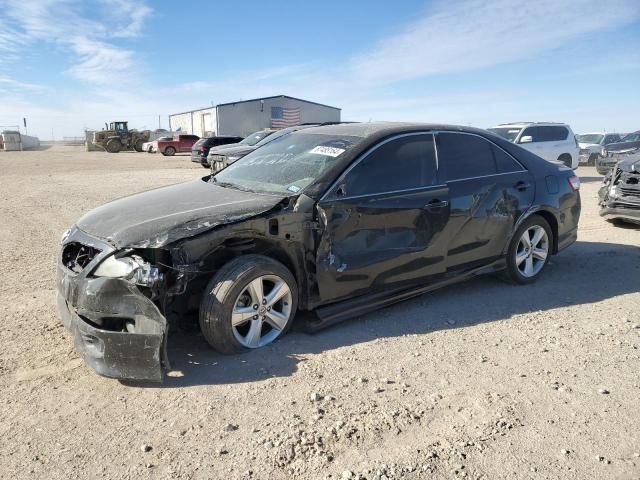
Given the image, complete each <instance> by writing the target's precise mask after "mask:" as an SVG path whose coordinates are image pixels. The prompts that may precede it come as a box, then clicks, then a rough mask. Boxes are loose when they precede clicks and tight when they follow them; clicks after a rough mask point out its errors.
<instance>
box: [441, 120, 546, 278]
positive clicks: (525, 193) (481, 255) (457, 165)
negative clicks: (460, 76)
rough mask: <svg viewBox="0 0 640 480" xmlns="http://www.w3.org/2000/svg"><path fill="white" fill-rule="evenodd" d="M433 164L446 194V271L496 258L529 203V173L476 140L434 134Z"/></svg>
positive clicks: (486, 142)
mask: <svg viewBox="0 0 640 480" xmlns="http://www.w3.org/2000/svg"><path fill="white" fill-rule="evenodd" d="M437 140H438V143H437V145H438V162H439V171H440V174H441V178H442V179H444V180H445V182H446V186H447V188H448V191H449V201H450V203H451V210H450V214H449V224H448V226H447V237H448V238H447V241H446V244H447V251H446V258H447V261H446V268H447V271H456V270H468V269H472V268H475V267H478V266H481V265H485V264H488V263H491V262H492V261H493V260H496V259H498V258H499V257H500V256H501V254H502V252H503V250H504V248H505V245H506V242H507V241H508V239H509V237H510V235H511V232H512V231H513V229H514V226H515V224H516V222H517V220H518V219H519V218H520V217H521V216H522V214H523V213H524V212H525V211H526V210H527V209H528V208H529V206H530V205H531V204H532V202H533V198H534V193H535V191H534V181H533V178H532V176H531V174H530V173H529V172H528V171H527V170H526V169H525V168H524V167H523V166H522V165H521V164H520V163H519V162H518V161H517V160H516V159H514V158H513V157H512V156H511V155H509V154H508V153H507V152H505V151H504V150H502V149H501V148H500V147H499V146H497V145H496V144H494V143H492V142H490V141H489V140H487V139H485V138H484V137H481V136H479V135H475V134H471V133H462V132H440V133H438V136H437Z"/></svg>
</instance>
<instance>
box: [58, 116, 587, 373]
mask: <svg viewBox="0 0 640 480" xmlns="http://www.w3.org/2000/svg"><path fill="white" fill-rule="evenodd" d="M579 186H580V181H579V179H578V177H576V176H575V175H574V173H573V171H572V170H571V169H570V168H567V167H565V166H563V165H560V164H554V163H550V162H547V161H545V160H543V159H541V158H540V157H538V156H537V155H534V154H532V153H530V152H528V151H526V150H524V149H522V148H521V147H519V146H518V145H516V144H513V143H511V142H509V141H507V140H505V139H502V138H500V137H498V136H496V135H493V134H491V133H489V132H487V131H484V130H479V129H474V128H467V127H457V126H448V125H430V124H394V123H360V124H359V123H356V124H341V125H328V126H318V127H310V128H305V129H302V130H299V131H295V132H291V133H289V134H288V135H283V136H281V137H280V138H277V139H276V140H274V141H273V142H270V143H268V144H267V145H264V146H263V147H261V148H259V149H257V150H255V151H253V152H251V153H249V154H247V155H246V156H245V157H243V158H241V159H240V160H238V161H236V162H235V163H233V164H231V165H229V166H228V167H227V168H225V169H224V170H222V171H221V172H218V173H216V174H215V175H210V176H206V177H203V178H199V179H196V180H193V181H190V182H186V183H181V184H177V185H173V186H168V187H163V188H158V189H155V190H151V191H148V192H144V193H140V194H136V195H132V196H129V197H125V198H123V199H120V200H116V201H113V202H111V203H108V204H106V205H103V206H101V207H98V208H96V209H95V210H92V211H90V212H89V213H87V214H86V215H85V216H83V217H82V218H80V219H79V220H78V221H77V223H76V224H75V225H74V226H73V227H72V228H71V229H70V230H69V231H67V232H65V234H64V236H63V238H62V242H61V250H60V255H59V259H58V267H57V270H58V274H57V290H58V308H59V310H60V315H61V317H62V321H63V323H64V325H65V326H66V327H67V328H68V329H69V330H70V331H71V332H72V334H73V337H74V342H75V347H76V349H77V350H78V352H80V354H81V355H82V357H83V358H84V360H85V361H86V363H87V364H88V365H89V366H91V367H92V368H93V369H94V370H95V371H96V372H98V373H99V374H101V375H105V376H108V377H115V378H119V379H134V380H152V381H162V379H163V372H164V371H165V370H166V369H168V368H169V361H168V358H167V353H166V352H167V342H168V341H169V340H168V337H169V335H168V332H169V327H170V325H177V326H184V325H188V324H189V322H193V324H194V325H199V326H200V329H201V331H202V333H203V335H204V338H205V339H206V340H207V342H208V343H209V344H210V345H211V346H212V347H213V348H214V349H215V350H217V351H219V352H222V353H226V354H231V353H235V352H242V351H246V350H250V349H255V348H259V347H263V346H266V345H269V344H270V343H272V342H273V341H275V340H276V339H278V338H280V337H281V336H282V335H284V334H285V333H286V332H287V330H288V329H289V328H290V326H291V324H292V322H293V320H294V318H295V317H296V313H297V312H300V311H305V312H309V313H307V314H305V315H304V316H303V318H300V316H299V318H300V321H302V322H304V325H303V326H304V327H305V328H306V330H307V331H310V332H313V331H317V330H319V329H321V328H324V327H327V326H329V325H332V324H334V323H336V322H340V321H342V320H344V319H347V318H350V317H353V316H356V315H360V314H364V313H367V312H371V311H373V310H376V309H378V308H381V307H384V306H387V305H390V304H392V303H395V302H398V301H401V300H404V299H407V298H410V297H413V296H416V295H420V294H423V293H425V292H429V291H431V290H434V289H436V288H439V287H442V286H445V285H449V284H451V283H454V282H458V281H461V280H464V279H468V278H471V277H474V276H476V275H480V274H490V273H498V274H500V275H501V276H502V277H504V278H505V279H507V280H508V281H510V282H512V283H517V284H527V283H530V282H533V281H535V280H536V279H537V278H538V277H539V276H540V275H541V273H542V272H543V270H544V269H545V266H546V265H547V263H548V261H549V258H550V257H551V255H553V254H556V253H558V252H559V251H560V250H562V249H564V248H565V247H567V246H569V245H570V244H572V243H573V242H574V241H575V240H576V235H577V227H578V219H579V216H580V195H579Z"/></svg>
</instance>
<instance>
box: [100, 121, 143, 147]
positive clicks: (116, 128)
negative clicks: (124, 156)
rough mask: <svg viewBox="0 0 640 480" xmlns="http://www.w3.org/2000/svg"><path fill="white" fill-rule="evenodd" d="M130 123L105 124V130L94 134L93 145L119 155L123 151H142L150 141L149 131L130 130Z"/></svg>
mask: <svg viewBox="0 0 640 480" xmlns="http://www.w3.org/2000/svg"><path fill="white" fill-rule="evenodd" d="M127 123H128V122H111V123H110V124H109V125H107V124H106V123H105V127H106V129H105V130H101V131H99V132H94V134H93V143H94V145H97V146H98V147H102V148H103V149H104V150H105V151H107V152H109V153H118V152H120V151H121V150H135V151H136V152H141V151H142V144H143V143H145V142H148V141H149V137H150V135H151V132H150V131H149V130H143V131H140V132H139V131H138V130H135V129H134V130H129V127H128V125H127Z"/></svg>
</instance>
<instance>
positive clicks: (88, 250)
mask: <svg viewBox="0 0 640 480" xmlns="http://www.w3.org/2000/svg"><path fill="white" fill-rule="evenodd" d="M100 252H101V250H98V249H97V248H94V247H90V246H89V245H83V244H82V243H78V242H71V243H68V244H66V245H65V246H64V248H63V249H62V264H63V265H64V266H65V267H67V268H68V269H69V270H71V271H72V272H75V273H80V272H81V271H82V270H84V268H85V267H86V266H87V265H89V263H91V260H93V259H94V258H95V257H96V255H98V254H99V253H100Z"/></svg>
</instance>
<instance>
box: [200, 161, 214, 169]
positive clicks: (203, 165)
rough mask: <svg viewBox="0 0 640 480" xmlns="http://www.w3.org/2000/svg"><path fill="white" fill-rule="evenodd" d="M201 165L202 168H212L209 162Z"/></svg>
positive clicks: (202, 162) (203, 162)
mask: <svg viewBox="0 0 640 480" xmlns="http://www.w3.org/2000/svg"><path fill="white" fill-rule="evenodd" d="M200 165H202V168H211V165H209V164H208V163H207V162H205V161H204V160H203V161H201V162H200Z"/></svg>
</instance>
